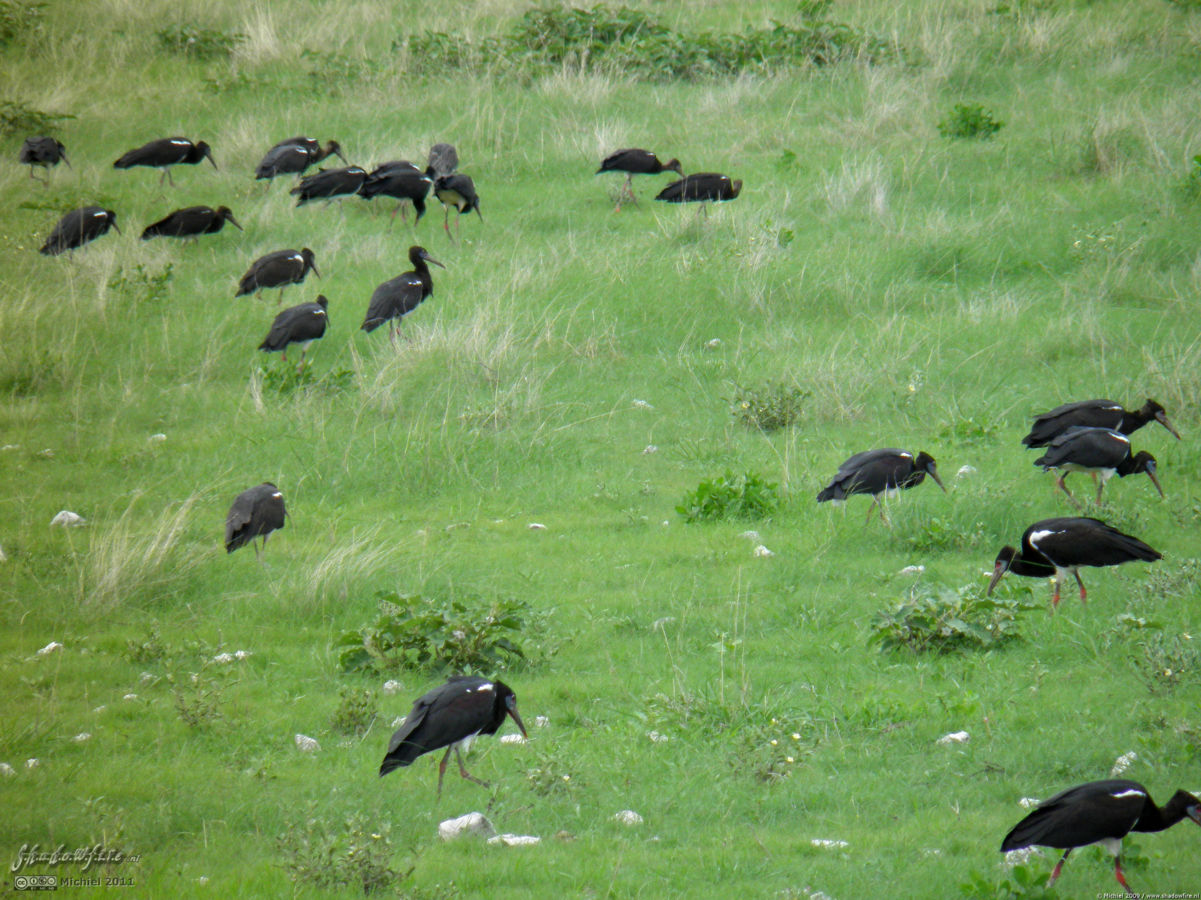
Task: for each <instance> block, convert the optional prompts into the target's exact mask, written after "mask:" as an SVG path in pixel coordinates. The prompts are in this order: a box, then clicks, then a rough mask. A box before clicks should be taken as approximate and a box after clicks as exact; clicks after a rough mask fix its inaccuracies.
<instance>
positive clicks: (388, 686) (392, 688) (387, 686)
mask: <svg viewBox="0 0 1201 900" xmlns="http://www.w3.org/2000/svg"><path fill="white" fill-rule="evenodd" d="M400 687H401V685H400V682H399V681H397V680H396V679H394V678H389V679H388V680H387V681H385V682H384V686H383V687H382V688H381V689H380V690H382V691H383V692H384V693H385V694H398V693H400Z"/></svg>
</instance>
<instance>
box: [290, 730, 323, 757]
mask: <svg viewBox="0 0 1201 900" xmlns="http://www.w3.org/2000/svg"><path fill="white" fill-rule="evenodd" d="M293 740H295V741H296V749H297V750H299V751H300V752H301V753H313V752H314V751H317V750H320V749H321V745H320V744H319V743H317V741H316V740H314V739H313V738H311V737H309V736H308V735H304V734H298V735H296V737H295V738H293Z"/></svg>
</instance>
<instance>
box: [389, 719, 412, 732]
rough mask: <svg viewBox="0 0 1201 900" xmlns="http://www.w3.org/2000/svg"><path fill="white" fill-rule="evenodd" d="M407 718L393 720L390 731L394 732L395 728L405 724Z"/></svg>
mask: <svg viewBox="0 0 1201 900" xmlns="http://www.w3.org/2000/svg"><path fill="white" fill-rule="evenodd" d="M407 718H408V716H397V717H396V718H395V719H393V720H392V725H391V728H392V730H393V731H395V730H396V729H397V728H399V727H400V726H401V725H403V724H404V723H405V719H407Z"/></svg>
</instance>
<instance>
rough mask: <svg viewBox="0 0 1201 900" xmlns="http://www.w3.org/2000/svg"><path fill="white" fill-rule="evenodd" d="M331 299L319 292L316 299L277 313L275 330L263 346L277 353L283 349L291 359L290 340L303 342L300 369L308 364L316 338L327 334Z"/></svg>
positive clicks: (294, 342)
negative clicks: (307, 356)
mask: <svg viewBox="0 0 1201 900" xmlns="http://www.w3.org/2000/svg"><path fill="white" fill-rule="evenodd" d="M328 313H329V300H327V299H326V298H325V295H323V294H319V295H318V296H317V300H316V302H314V303H301V304H300V305H299V306H290V307H288V308H287V309H285V310H283V311H282V312H281V313H280V314H279V315H277V316H276V317H275V321H274V322H272V323H271V331H270V332H268V334H267V337H266V338H264V339H263V342H262V343H261V344H259V349H260V350H266V351H268V352H271V353H274V352H278V351H283V361H284V362H287V361H288V344H300V345H301V347H300V365H299V366H297V368H296V371H297V372H299V371H300V370H301V369H303V368H304V355H305V354H306V353H308V351H309V345H311V344H312V343H313V341H315V340H317V339H319V338H321V337H323V336H324V335H325V329H326V326H327V325H328V324H329V315H328Z"/></svg>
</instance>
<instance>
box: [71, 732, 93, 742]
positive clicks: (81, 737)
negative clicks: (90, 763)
mask: <svg viewBox="0 0 1201 900" xmlns="http://www.w3.org/2000/svg"><path fill="white" fill-rule="evenodd" d="M91 739H92V733H91V732H90V731H81V732H79V734H77V735H75V737H73V738H71V740H73V741H74V742H75V743H77V744H82V743H83V742H84V741H90V740H91Z"/></svg>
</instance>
